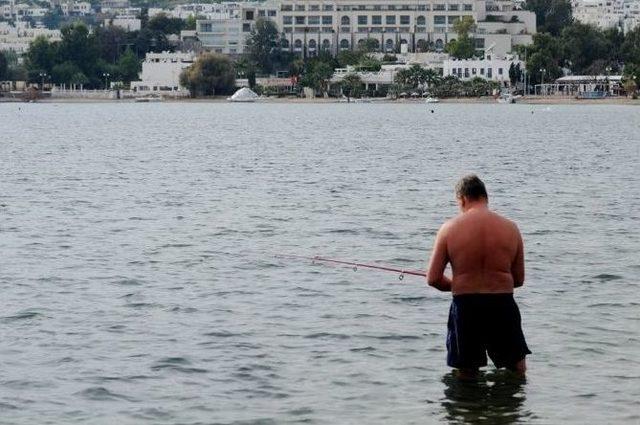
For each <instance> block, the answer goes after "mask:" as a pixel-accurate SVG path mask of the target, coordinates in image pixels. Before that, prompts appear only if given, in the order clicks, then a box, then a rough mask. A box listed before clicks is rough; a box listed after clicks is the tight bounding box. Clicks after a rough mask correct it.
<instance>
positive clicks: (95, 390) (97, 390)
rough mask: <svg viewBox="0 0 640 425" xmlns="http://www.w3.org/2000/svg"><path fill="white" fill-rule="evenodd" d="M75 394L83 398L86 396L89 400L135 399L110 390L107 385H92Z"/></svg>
mask: <svg viewBox="0 0 640 425" xmlns="http://www.w3.org/2000/svg"><path fill="white" fill-rule="evenodd" d="M75 395H77V396H80V397H82V398H86V399H87V400H95V401H117V400H127V401H135V399H133V398H131V397H128V396H125V395H123V394H118V393H114V392H112V391H109V390H108V389H106V388H105V387H91V388H87V389H85V390H82V391H80V392H77V393H75Z"/></svg>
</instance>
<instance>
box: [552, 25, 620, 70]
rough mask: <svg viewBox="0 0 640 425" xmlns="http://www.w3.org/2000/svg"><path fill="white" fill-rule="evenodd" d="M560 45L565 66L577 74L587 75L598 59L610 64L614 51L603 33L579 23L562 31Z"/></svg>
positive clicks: (593, 27)
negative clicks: (610, 54)
mask: <svg viewBox="0 0 640 425" xmlns="http://www.w3.org/2000/svg"><path fill="white" fill-rule="evenodd" d="M560 43H561V47H562V57H563V59H564V62H565V65H567V66H568V67H569V69H571V71H573V72H574V73H576V74H584V73H586V72H587V69H588V68H589V67H590V66H591V65H592V64H593V62H594V61H596V60H598V59H602V60H604V61H606V62H608V58H609V53H610V51H611V49H612V46H610V45H609V43H608V40H607V39H606V37H605V35H604V33H603V32H602V31H600V30H599V29H598V28H596V27H595V26H593V25H586V24H581V23H579V22H577V23H574V24H572V25H569V26H568V27H566V28H565V29H563V30H562V34H561V37H560Z"/></svg>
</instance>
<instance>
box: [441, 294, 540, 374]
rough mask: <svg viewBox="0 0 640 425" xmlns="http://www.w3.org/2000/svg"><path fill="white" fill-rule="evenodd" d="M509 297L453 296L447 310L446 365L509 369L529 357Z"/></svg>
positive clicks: (459, 367) (482, 295) (484, 295)
mask: <svg viewBox="0 0 640 425" xmlns="http://www.w3.org/2000/svg"><path fill="white" fill-rule="evenodd" d="M520 320H521V319H520V310H518V306H517V304H516V302H515V300H514V299H513V294H464V295H454V296H453V301H452V302H451V308H450V309H449V322H448V326H447V327H448V334H447V364H448V365H449V366H451V367H453V368H456V369H475V368H478V367H481V366H486V365H487V353H488V354H489V357H490V358H491V361H493V363H494V364H495V365H496V367H498V368H500V367H508V368H513V367H514V366H515V365H516V363H517V362H519V361H520V360H522V359H523V358H524V357H525V356H526V355H527V354H531V351H529V347H527V342H526V341H525V339H524V334H523V333H522V327H521V325H520Z"/></svg>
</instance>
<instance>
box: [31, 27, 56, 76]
mask: <svg viewBox="0 0 640 425" xmlns="http://www.w3.org/2000/svg"><path fill="white" fill-rule="evenodd" d="M57 50H58V45H57V44H56V43H50V42H49V40H47V38H46V37H45V36H38V37H36V39H35V40H33V41H32V42H31V43H30V44H29V50H27V54H26V67H27V70H28V71H29V72H30V73H32V74H33V73H35V74H37V73H39V72H46V73H47V74H51V70H52V69H53V66H54V64H55V59H56V56H57Z"/></svg>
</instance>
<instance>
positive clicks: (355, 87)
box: [340, 74, 362, 100]
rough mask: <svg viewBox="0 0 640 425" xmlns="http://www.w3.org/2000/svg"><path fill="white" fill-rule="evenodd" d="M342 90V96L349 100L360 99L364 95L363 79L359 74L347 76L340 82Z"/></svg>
mask: <svg viewBox="0 0 640 425" xmlns="http://www.w3.org/2000/svg"><path fill="white" fill-rule="evenodd" d="M340 88H341V89H342V94H343V95H345V96H346V97H347V100H351V98H352V97H360V95H361V93H362V79H361V78H360V77H359V76H358V74H347V75H345V76H344V78H343V79H342V81H340Z"/></svg>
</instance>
